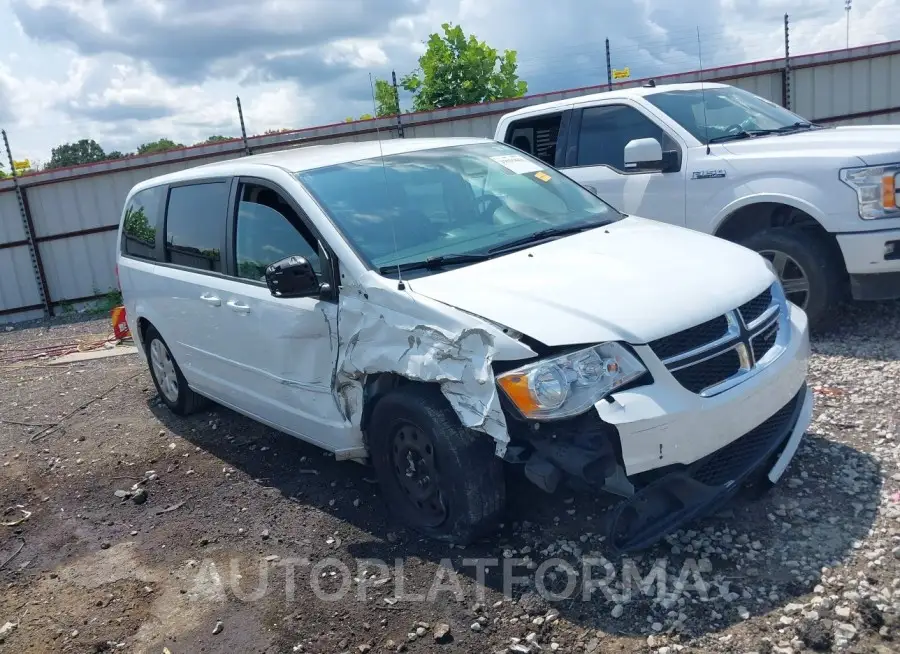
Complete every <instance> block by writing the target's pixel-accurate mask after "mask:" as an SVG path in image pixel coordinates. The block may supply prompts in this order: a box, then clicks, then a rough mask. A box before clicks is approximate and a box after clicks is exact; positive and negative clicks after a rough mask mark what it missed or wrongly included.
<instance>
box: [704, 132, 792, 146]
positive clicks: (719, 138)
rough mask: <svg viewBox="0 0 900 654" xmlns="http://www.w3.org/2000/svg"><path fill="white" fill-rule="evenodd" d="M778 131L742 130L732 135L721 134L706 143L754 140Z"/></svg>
mask: <svg viewBox="0 0 900 654" xmlns="http://www.w3.org/2000/svg"><path fill="white" fill-rule="evenodd" d="M777 131H778V130H775V129H751V130H749V131H748V130H745V129H742V130H741V131H740V132H734V133H732V134H723V135H722V136H714V137H712V138H711V139H709V141H708V143H722V142H723V141H737V140H740V139H749V138H755V137H757V136H765V135H767V134H774V133H775V132H777Z"/></svg>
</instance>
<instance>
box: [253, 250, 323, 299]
mask: <svg viewBox="0 0 900 654" xmlns="http://www.w3.org/2000/svg"><path fill="white" fill-rule="evenodd" d="M266 286H268V287H269V291H270V292H271V293H272V295H274V296H275V297H285V298H287V297H306V296H310V295H317V294H318V293H319V292H321V290H322V289H321V285H320V284H319V280H318V278H317V277H316V271H315V270H313V268H312V266H311V265H310V263H309V261H307V260H306V259H305V258H304V257H300V256H293V257H287V258H286V259H282V260H281V261H276V262H275V263H273V264H272V265H270V266H269V267H268V268H266Z"/></svg>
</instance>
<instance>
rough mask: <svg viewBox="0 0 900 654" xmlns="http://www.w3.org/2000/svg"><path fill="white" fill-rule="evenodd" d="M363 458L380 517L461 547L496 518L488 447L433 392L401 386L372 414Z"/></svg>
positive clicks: (495, 470) (497, 470) (499, 498)
mask: <svg viewBox="0 0 900 654" xmlns="http://www.w3.org/2000/svg"><path fill="white" fill-rule="evenodd" d="M368 441H369V454H370V456H371V461H372V465H373V467H374V468H375V473H376V475H377V477H378V481H379V485H380V486H381V490H382V493H383V495H384V498H385V501H386V502H387V505H388V509H389V510H390V511H391V512H392V513H393V514H394V515H395V516H396V517H397V518H398V519H399V520H400V521H401V522H403V523H404V524H406V525H408V526H409V527H412V528H413V529H415V530H417V531H419V532H421V533H423V534H425V535H427V536H430V537H431V538H435V539H437V540H444V541H450V542H452V543H456V544H459V545H465V544H468V543H470V542H471V541H473V540H475V539H476V538H478V537H479V536H481V535H482V534H484V533H485V532H486V531H487V530H489V529H490V528H492V527H493V526H494V525H495V524H496V522H497V519H498V518H499V516H500V513H501V512H502V510H503V507H504V504H505V500H506V487H505V480H504V477H503V464H502V462H501V461H500V459H499V458H498V457H497V456H496V455H495V454H494V445H495V443H494V441H493V439H491V437H490V436H488V435H487V434H482V433H479V432H476V431H473V430H471V429H467V428H466V427H463V426H462V424H461V423H460V422H459V418H458V417H457V416H456V413H454V411H453V409H452V407H451V406H450V404H449V403H448V402H447V400H446V399H445V398H444V396H443V395H442V394H441V391H440V388H438V386H437V385H434V384H408V385H404V386H401V387H399V388H396V389H394V390H392V391H390V392H389V393H388V394H387V395H385V396H384V397H382V398H381V399H380V400H379V401H378V404H377V405H376V406H375V408H374V410H373V412H372V417H371V419H370V422H369V429H368Z"/></svg>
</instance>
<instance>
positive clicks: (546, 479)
mask: <svg viewBox="0 0 900 654" xmlns="http://www.w3.org/2000/svg"><path fill="white" fill-rule="evenodd" d="M811 406H812V402H811V393H810V391H809V390H808V388H807V387H806V385H805V384H804V385H803V386H802V387H801V388H800V390H799V391H798V392H797V393H796V395H795V396H794V397H793V398H792V399H791V400H790V401H789V402H788V403H787V404H786V405H785V406H783V407H782V408H781V409H780V410H779V411H778V412H776V413H775V414H774V415H772V416H771V417H770V418H768V419H767V420H766V421H764V422H763V423H762V424H760V425H759V426H758V427H756V428H754V429H752V430H751V431H749V432H748V433H747V434H745V435H743V436H741V437H740V438H738V439H737V440H734V441H732V442H731V443H729V444H728V445H726V446H725V447H722V448H721V449H718V450H716V451H714V452H712V453H711V454H709V455H707V456H705V457H703V458H701V459H699V460H697V461H695V462H693V463H691V464H674V465H669V466H665V467H661V468H657V469H652V470H648V471H646V472H643V473H640V474H635V475H627V474H626V472H625V463H624V461H623V458H622V447H621V440H620V434H619V431H618V429H617V428H616V427H615V426H614V425H612V424H609V423H607V422H605V421H604V420H602V419H601V418H600V416H599V414H598V413H597V412H595V411H591V412H588V413H585V414H582V415H580V416H577V417H575V418H571V419H567V420H562V421H558V422H553V423H530V422H526V421H521V420H519V421H513V420H510V421H509V430H510V435H511V444H510V446H509V447H508V449H507V453H506V456H505V459H506V460H507V461H508V462H510V463H512V464H519V465H522V466H523V469H524V473H525V476H526V477H527V478H528V479H529V480H530V481H531V482H532V483H534V484H535V485H536V486H538V487H539V488H541V489H542V490H544V491H546V492H548V493H553V492H555V491H556V490H557V488H559V487H560V486H561V485H563V484H564V485H566V486H567V487H569V488H572V489H573V490H577V491H594V492H597V491H602V492H607V493H612V494H614V495H617V496H619V497H621V498H622V500H621V501H620V502H619V503H618V504H616V505H615V506H614V507H613V509H612V513H611V515H610V521H609V524H608V527H607V543H608V544H609V546H610V548H611V549H612V550H613V551H614V552H621V553H624V552H630V551H636V550H642V549H645V548H647V547H650V546H651V545H653V544H654V543H656V542H658V541H659V540H660V539H662V538H663V537H665V536H666V535H667V534H669V533H671V532H673V531H675V530H677V529H679V528H681V527H682V526H684V525H685V524H687V523H689V522H691V521H693V520H695V519H698V518H701V517H703V516H707V515H711V514H713V513H715V512H716V511H718V510H719V509H720V508H721V507H722V505H723V504H725V503H726V502H728V501H729V500H730V499H731V498H733V497H734V495H736V494H737V493H738V492H739V491H740V489H741V488H743V487H744V486H746V485H748V484H759V483H761V484H770V483H772V482H774V481H776V480H777V476H778V475H780V473H781V472H783V470H784V468H785V467H786V465H787V463H788V462H789V460H790V458H791V457H792V456H793V454H794V452H795V451H796V449H797V446H798V444H799V440H800V438H801V437H802V435H803V432H804V430H805V428H806V426H807V424H808V422H809V418H810V414H811ZM772 471H777V475H774V474H771V472H772ZM773 477H775V478H774V479H773Z"/></svg>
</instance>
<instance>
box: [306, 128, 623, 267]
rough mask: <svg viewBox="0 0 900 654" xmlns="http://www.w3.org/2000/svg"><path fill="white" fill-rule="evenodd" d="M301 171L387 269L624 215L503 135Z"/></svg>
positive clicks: (355, 240)
mask: <svg viewBox="0 0 900 654" xmlns="http://www.w3.org/2000/svg"><path fill="white" fill-rule="evenodd" d="M297 178H298V179H299V180H300V182H301V183H302V184H303V185H304V186H305V187H306V188H307V189H308V190H309V192H310V193H311V194H312V195H313V196H314V197H315V199H316V201H317V202H318V204H319V206H320V207H321V208H322V210H323V211H324V212H325V213H326V214H327V215H328V217H329V218H330V219H331V220H332V222H333V223H334V224H335V226H336V227H337V228H338V229H339V230H340V231H341V232H342V234H343V235H344V237H345V238H346V239H347V240H348V241H349V243H350V244H351V245H352V246H353V248H354V249H355V250H356V252H357V254H359V255H360V256H361V257H362V258H363V260H364V261H365V262H366V263H367V265H369V266H371V267H372V268H374V269H376V270H381V269H385V270H384V271H383V272H384V273H385V274H388V271H387V268H388V267H391V266H403V267H404V269H416V268H422V269H429V268H435V269H436V268H442V267H445V266H446V265H464V264H469V263H474V262H475V261H478V260H481V259H483V258H489V257H491V256H499V254H501V253H502V252H504V251H509V249H515V248H516V247H520V246H521V247H524V246H526V245H527V244H528V243H530V242H538V241H542V240H545V239H550V238H555V237H558V236H562V235H565V234H566V233H573V232H575V231H580V229H581V228H582V227H583V228H584V229H590V228H591V227H595V226H599V225H602V224H607V223H609V222H612V221H614V220H618V219H619V218H621V217H622V215H621V214H619V213H618V212H617V211H616V210H615V209H613V208H612V207H610V206H609V205H607V204H606V203H605V202H603V201H602V200H600V199H599V198H597V197H596V196H595V195H593V194H592V193H590V192H588V191H587V190H585V189H584V188H583V187H581V186H579V185H578V184H576V183H575V182H573V181H572V180H571V179H569V178H567V177H565V176H564V175H562V174H560V173H558V172H557V171H556V170H554V169H552V168H548V167H547V165H546V164H545V163H543V162H542V161H540V160H538V159H535V158H533V157H531V156H529V155H527V154H524V153H522V152H520V151H519V150H516V149H514V148H511V147H509V146H507V145H504V144H502V143H476V144H467V145H454V146H450V147H440V148H433V149H428V150H419V151H415V152H408V153H403V154H391V155H387V156H385V157H384V158H374V159H364V160H361V161H354V162H350V163H344V164H338V165H333V166H328V167H325V168H317V169H313V170H307V171H302V172H300V173H297ZM457 255H471V256H465V257H460V256H457ZM426 263H428V264H429V265H425V264H426ZM418 264H421V265H418Z"/></svg>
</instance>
